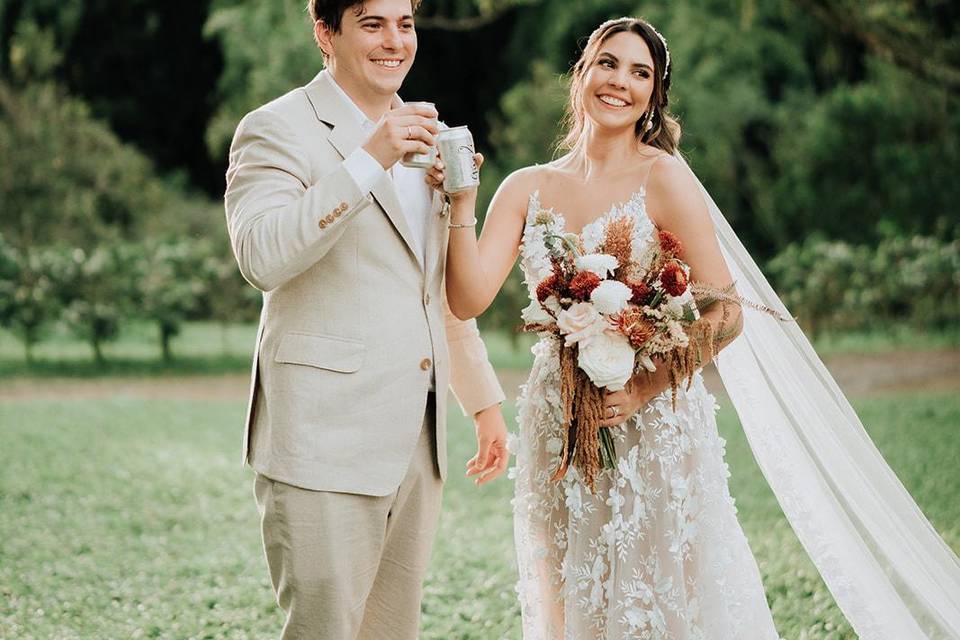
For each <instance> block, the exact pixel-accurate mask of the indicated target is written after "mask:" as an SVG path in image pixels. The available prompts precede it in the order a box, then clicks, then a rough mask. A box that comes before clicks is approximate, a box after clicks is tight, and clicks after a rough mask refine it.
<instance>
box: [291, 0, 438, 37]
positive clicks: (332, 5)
mask: <svg viewBox="0 0 960 640" xmlns="http://www.w3.org/2000/svg"><path fill="white" fill-rule="evenodd" d="M421 1H422V0H410V6H411V8H412V9H413V11H414V12H416V11H417V9H418V8H419V7H420V2H421ZM347 9H353V11H354V13H355V15H357V16H361V15H363V12H364V7H363V0H309V2H307V11H309V12H310V19H311V20H313V22H314V23H316V22H317V21H318V20H322V21H323V23H324V24H325V25H327V26H328V27H330V31H332V32H334V33H340V25H341V24H342V23H343V14H344V12H345V11H346V10H347Z"/></svg>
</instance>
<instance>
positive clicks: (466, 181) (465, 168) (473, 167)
mask: <svg viewBox="0 0 960 640" xmlns="http://www.w3.org/2000/svg"><path fill="white" fill-rule="evenodd" d="M437 147H438V148H439V149H440V157H441V158H442V159H443V190H444V191H446V192H447V193H457V192H458V191H465V190H467V189H472V188H474V187H477V186H479V185H480V168H479V167H478V166H477V163H476V162H475V161H474V155H476V150H475V148H474V146H473V134H471V133H470V130H469V129H468V128H467V127H454V128H452V129H446V130H444V131H441V132H440V135H439V136H437Z"/></svg>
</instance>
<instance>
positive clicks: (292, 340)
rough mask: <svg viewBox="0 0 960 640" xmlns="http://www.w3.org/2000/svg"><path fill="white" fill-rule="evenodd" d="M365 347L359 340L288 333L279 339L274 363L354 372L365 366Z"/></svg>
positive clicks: (316, 334) (315, 334) (314, 334)
mask: <svg viewBox="0 0 960 640" xmlns="http://www.w3.org/2000/svg"><path fill="white" fill-rule="evenodd" d="M365 349H366V348H365V346H364V344H363V342H361V341H360V340H355V339H353V338H341V337H339V336H326V335H322V334H318V333H293V332H291V333H286V334H284V336H283V338H281V339H280V346H279V347H278V348H277V355H276V356H274V358H273V359H274V361H275V362H279V363H282V364H302V365H305V366H308V367H316V368H317V369H327V370H328V371H337V372H339V373H354V372H355V371H357V370H359V369H360V365H361V364H362V363H363V352H364V351H365Z"/></svg>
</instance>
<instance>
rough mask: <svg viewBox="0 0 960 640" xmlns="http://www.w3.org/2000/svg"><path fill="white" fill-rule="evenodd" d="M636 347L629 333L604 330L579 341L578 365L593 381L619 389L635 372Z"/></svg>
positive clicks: (599, 384) (612, 389)
mask: <svg viewBox="0 0 960 640" xmlns="http://www.w3.org/2000/svg"><path fill="white" fill-rule="evenodd" d="M633 358H634V351H633V347H631V346H630V341H629V340H627V338H626V336H624V335H623V334H622V333H619V332H617V331H605V332H604V333H602V334H600V335H598V336H594V337H593V338H591V339H589V340H586V341H584V342H581V343H580V355H579V357H578V358H577V364H579V365H580V368H581V369H583V371H584V372H585V373H586V374H587V377H589V378H590V380H591V382H593V384H595V385H597V386H598V387H601V388H603V387H606V388H607V389H610V390H611V391H620V390H621V389H623V387H624V385H626V384H627V381H628V380H629V379H630V376H632V375H633Z"/></svg>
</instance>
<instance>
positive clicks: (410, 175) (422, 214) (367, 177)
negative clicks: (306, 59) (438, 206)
mask: <svg viewBox="0 0 960 640" xmlns="http://www.w3.org/2000/svg"><path fill="white" fill-rule="evenodd" d="M331 77H332V76H331ZM333 86H334V87H336V89H337V90H338V91H339V92H340V93H341V94H342V95H343V98H344V99H345V100H346V101H347V103H348V104H349V105H350V106H351V107H353V111H354V113H355V115H356V116H357V122H358V123H359V124H360V129H361V130H362V131H363V133H364V134H365V135H367V136H369V135H370V134H371V133H373V130H374V129H375V128H376V126H377V123H376V122H374V121H373V120H371V119H370V118H368V117H367V115H366V114H365V113H364V112H363V111H361V110H360V107H358V106H357V104H356V103H355V102H354V101H353V100H352V99H351V98H350V96H348V95H347V92H346V91H344V90H343V88H342V87H341V86H340V85H339V84H337V82H336V79H334V81H333ZM344 167H345V168H346V170H347V173H349V174H350V177H351V178H353V181H354V182H356V183H357V186H358V187H359V188H360V191H362V192H363V193H369V192H370V190H371V189H372V188H373V185H374V184H376V182H377V180H379V179H380V178H381V177H382V176H383V174H384V173H385V170H384V168H383V165H381V164H380V163H379V162H378V161H377V160H375V159H374V157H373V156H371V155H370V154H369V153H367V151H366V149H364V148H363V147H357V149H356V150H355V151H354V152H353V153H351V154H350V155H349V156H347V158H346V159H345V160H344ZM387 173H389V175H390V177H391V179H392V180H393V188H394V190H396V192H397V199H398V200H399V201H400V207H401V208H402V209H403V216H404V217H405V218H406V220H407V226H409V227H410V231H411V232H412V234H413V242H414V244H415V245H416V246H415V247H414V252H415V254H416V256H417V258H418V259H419V260H420V265H421V266H424V265H425V263H426V260H427V258H426V246H427V220H429V218H430V206H431V196H432V193H431V192H430V187H429V185H427V183H426V175H427V174H426V170H424V169H417V168H412V167H405V166H403V165H402V164H400V163H399V162H398V163H396V164H395V165H393V166H392V167H390V171H389V172H387Z"/></svg>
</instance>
